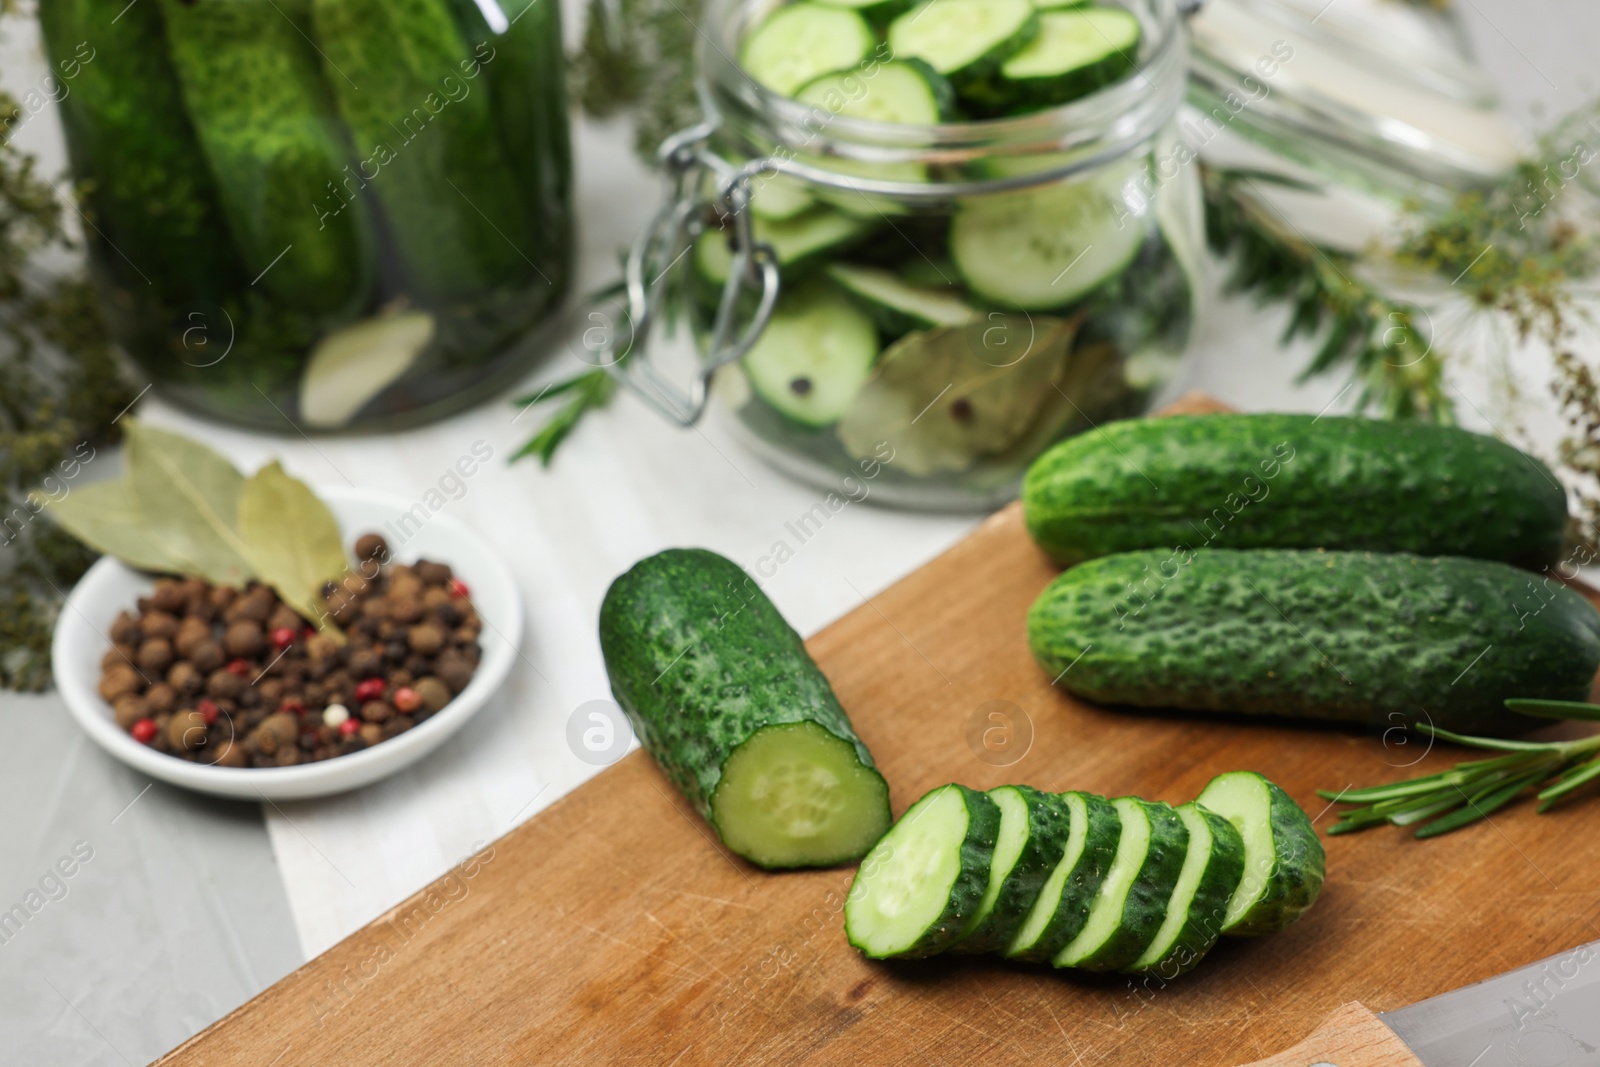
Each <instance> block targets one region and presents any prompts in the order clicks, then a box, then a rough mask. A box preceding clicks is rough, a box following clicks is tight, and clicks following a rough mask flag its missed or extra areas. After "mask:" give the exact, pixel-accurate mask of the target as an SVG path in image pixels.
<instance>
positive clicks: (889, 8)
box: [816, 0, 911, 26]
mask: <svg viewBox="0 0 1600 1067" xmlns="http://www.w3.org/2000/svg"><path fill="white" fill-rule="evenodd" d="M816 2H817V3H819V4H822V5H824V6H826V7H843V8H848V9H849V10H851V11H855V12H857V13H858V14H860V15H861V17H863V18H865V19H866V20H867V21H868V22H870V23H872V24H873V25H874V26H887V25H888V24H889V23H890V22H892V21H894V19H895V18H896V17H897V16H899V15H902V14H904V13H905V11H906V9H907V8H909V7H910V6H911V0H816Z"/></svg>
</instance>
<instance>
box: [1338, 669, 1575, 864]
mask: <svg viewBox="0 0 1600 1067" xmlns="http://www.w3.org/2000/svg"><path fill="white" fill-rule="evenodd" d="M1506 707H1507V708H1509V709H1511V710H1512V711H1515V712H1519V713H1521V714H1524V715H1535V716H1539V717H1541V718H1548V719H1583V720H1600V705H1597V704H1580V703H1576V702H1570V701H1565V700H1508V701H1506ZM1422 728H1423V729H1425V730H1427V732H1428V733H1429V734H1431V735H1433V736H1434V737H1437V738H1440V739H1442V740H1445V741H1454V742H1455V743H1456V744H1460V745H1468V746H1471V747H1472V748H1482V749H1488V750H1490V751H1492V752H1499V753H1502V755H1499V756H1494V757H1491V758H1489V759H1481V760H1472V761H1469V762H1466V763H1458V764H1456V765H1455V766H1454V767H1453V768H1451V769H1450V770H1448V771H1441V772H1439V773H1438V774H1430V775H1426V776H1424V777H1421V778H1412V779H1409V780H1406V781H1400V782H1392V783H1390V784H1388V785H1375V786H1369V787H1367V788H1365V789H1347V790H1344V791H1342V792H1337V793H1335V792H1329V791H1327V790H1319V791H1318V795H1319V796H1321V797H1323V798H1324V799H1327V800H1331V801H1335V802H1337V803H1341V804H1349V805H1353V806H1352V807H1350V808H1347V809H1346V810H1344V811H1342V812H1341V813H1340V819H1339V821H1338V822H1337V823H1335V824H1334V825H1333V826H1331V827H1329V829H1328V833H1330V834H1344V833H1350V832H1351V831H1354V830H1365V829H1368V828H1369V827H1373V826H1378V825H1380V824H1382V823H1389V824H1390V825H1393V826H1415V825H1417V824H1418V823H1421V824H1422V825H1421V827H1420V828H1419V829H1418V830H1417V836H1418V837H1437V836H1439V835H1440V834H1445V833H1449V832H1450V831H1451V830H1459V829H1460V828H1461V827H1463V826H1468V825H1470V824H1472V823H1474V822H1477V821H1478V820H1479V819H1483V818H1487V817H1488V816H1489V815H1490V814H1492V813H1493V812H1495V811H1497V810H1498V809H1500V808H1502V807H1504V806H1505V805H1507V804H1509V803H1511V802H1512V801H1513V800H1516V799H1517V798H1518V797H1520V796H1522V795H1523V794H1524V793H1526V792H1527V791H1528V790H1530V789H1532V790H1537V794H1538V799H1539V808H1538V810H1539V811H1541V812H1545V811H1549V810H1550V809H1551V808H1552V807H1554V806H1555V805H1556V804H1558V803H1560V802H1561V801H1563V800H1565V799H1567V798H1569V797H1571V796H1572V795H1574V794H1575V793H1576V792H1577V791H1578V790H1579V789H1581V788H1582V787H1583V786H1585V785H1587V784H1589V783H1590V782H1593V781H1596V780H1597V779H1600V734H1596V735H1595V736H1593V737H1584V738H1580V739H1578V740H1576V741H1506V740H1501V739H1498V738H1490V737H1471V736H1467V735H1465V734H1457V733H1452V732H1450V731H1449V730H1444V729H1440V728H1439V727H1437V726H1433V727H1430V726H1427V725H1426V724H1424V725H1423V727H1422ZM1429 820H1431V821H1429Z"/></svg>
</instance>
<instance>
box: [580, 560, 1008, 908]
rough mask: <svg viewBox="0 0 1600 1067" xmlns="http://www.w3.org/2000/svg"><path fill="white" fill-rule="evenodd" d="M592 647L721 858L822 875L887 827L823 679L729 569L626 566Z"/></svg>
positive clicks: (878, 792) (863, 752) (689, 564)
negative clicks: (713, 836)
mask: <svg viewBox="0 0 1600 1067" xmlns="http://www.w3.org/2000/svg"><path fill="white" fill-rule="evenodd" d="M600 649H601V651H602V653H604V655H605V661H606V673H607V674H608V675H609V676H610V678H611V691H612V693H613V694H615V695H616V698H617V703H619V704H620V705H622V708H623V710H624V711H626V712H627V714H628V718H629V720H630V721H631V722H632V723H633V727H634V730H635V731H636V732H637V733H638V735H639V741H640V742H641V743H642V744H643V745H644V747H645V750H646V751H648V752H649V753H650V755H651V756H653V757H654V758H655V761H656V762H657V763H658V764H660V765H661V769H662V770H663V771H665V772H666V775H667V777H668V778H669V779H671V780H672V783H673V784H674V785H675V786H677V787H678V789H679V790H680V791H681V792H682V793H683V795H684V796H685V797H687V798H688V799H689V801H690V803H692V804H693V805H694V806H695V809H696V810H697V811H699V812H700V814H701V815H702V816H704V817H705V819H706V820H707V821H708V822H710V823H711V825H712V826H713V827H714V828H715V829H716V831H717V833H718V835H719V836H720V837H721V838H722V841H723V844H725V845H726V846H727V847H728V848H729V849H730V850H731V851H733V852H736V853H738V854H739V855H741V856H744V857H745V858H747V859H749V860H750V861H752V862H753V863H756V864H758V865H760V866H763V867H823V866H830V865H832V864H836V863H843V862H846V861H847V860H854V859H859V858H860V857H861V856H862V855H864V854H865V853H866V851H867V850H868V849H869V848H871V847H872V845H873V844H874V842H876V841H877V840H878V838H879V837H881V836H883V833H884V831H885V830H887V829H888V828H889V822H890V818H889V789H888V786H887V784H886V783H885V782H884V780H883V776H882V775H881V774H879V773H878V771H877V769H876V767H875V766H874V764H873V762H872V754H871V753H870V752H868V751H867V746H866V745H864V744H862V743H861V739H860V738H859V737H857V736H856V732H855V730H854V728H853V727H852V726H851V725H850V719H849V718H848V717H847V716H846V715H845V712H844V709H843V708H842V707H840V706H839V701H838V699H837V698H836V697H835V696H834V695H833V689H832V688H831V687H830V686H829V685H828V679H827V678H826V677H824V676H823V673H822V671H821V670H820V669H819V668H818V667H817V665H816V663H815V662H813V661H812V659H811V657H810V655H809V654H807V652H806V649H805V645H804V643H803V642H802V641H801V640H800V636H799V635H798V634H796V633H795V632H794V630H793V629H791V628H790V626H789V624H788V623H787V622H785V621H784V619H783V616H782V615H780V614H779V613H778V609H777V608H776V607H775V606H773V603H772V601H770V600H768V599H767V596H766V594H765V593H763V592H762V591H761V590H760V588H758V587H757V586H756V584H755V582H754V581H752V580H751V578H750V577H749V576H748V575H747V574H745V572H744V571H742V570H740V569H739V567H738V565H737V564H735V563H733V562H732V561H731V560H728V559H724V558H723V557H722V556H719V555H717V554H716V553H715V552H708V551H706V550H704V549H694V548H690V549H668V550H667V551H665V552H661V553H659V554H657V555H654V556H651V557H649V558H648V559H644V560H641V561H640V562H638V563H636V564H635V565H634V566H633V567H632V568H631V569H630V570H629V571H627V573H625V574H623V575H622V576H621V577H619V578H618V579H617V580H616V581H615V582H613V583H611V588H610V589H609V590H607V591H606V596H605V600H604V602H603V603H602V604H601V606H600ZM984 803H986V804H988V803H989V802H988V801H985V802H984ZM990 807H992V804H990ZM996 818H998V816H997V817H996ZM980 895H981V890H980Z"/></svg>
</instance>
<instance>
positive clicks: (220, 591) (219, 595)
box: [206, 585, 239, 613]
mask: <svg viewBox="0 0 1600 1067" xmlns="http://www.w3.org/2000/svg"><path fill="white" fill-rule="evenodd" d="M238 598H239V590H237V589H235V588H234V587H233V586H231V585H215V586H212V587H211V592H210V593H208V594H206V599H207V600H209V601H211V606H212V607H213V608H215V609H216V610H217V611H219V612H224V613H225V612H227V610H228V608H229V606H230V605H232V604H233V602H234V601H235V600H237V599H238Z"/></svg>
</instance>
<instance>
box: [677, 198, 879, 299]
mask: <svg viewBox="0 0 1600 1067" xmlns="http://www.w3.org/2000/svg"><path fill="white" fill-rule="evenodd" d="M750 222H751V229H752V232H753V234H754V236H755V239H756V242H757V243H758V244H765V245H771V246H772V252H773V255H775V256H776V257H777V259H778V266H780V267H784V268H787V269H786V271H785V273H786V274H788V273H792V272H794V271H796V270H799V269H802V268H804V267H805V266H807V265H809V264H810V262H811V261H813V260H815V259H817V258H819V257H820V256H821V254H822V253H824V252H829V251H832V250H835V249H839V248H843V247H846V246H848V245H850V244H853V243H855V242H856V241H858V240H860V239H861V238H862V237H864V236H866V235H867V234H869V233H871V232H872V231H873V229H875V227H874V226H873V224H872V222H871V221H869V220H867V219H861V218H857V217H855V216H853V215H847V214H845V213H843V212H840V211H834V210H833V209H832V208H829V207H825V206H821V205H819V206H817V207H814V208H812V209H811V210H809V211H804V212H801V213H800V214H798V215H794V216H792V217H790V218H787V219H765V218H760V217H752V218H751V220H750ZM732 240H733V231H732V229H731V228H730V229H729V230H727V231H726V232H725V231H723V230H707V231H706V232H704V233H702V234H701V235H700V237H699V238H698V239H697V240H696V241H695V246H694V262H695V268H696V269H697V270H698V271H699V273H700V277H701V278H703V279H705V280H706V281H708V282H711V283H713V284H715V285H721V284H722V283H724V282H726V281H727V280H728V274H729V272H730V271H731V270H732V269H733V248H732V246H731V243H732Z"/></svg>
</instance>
